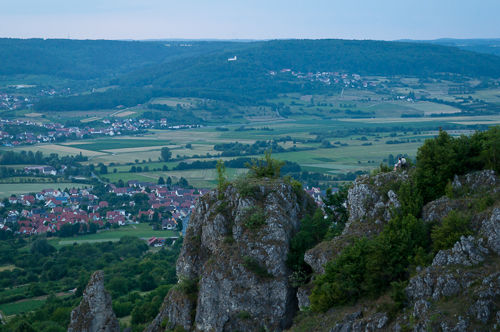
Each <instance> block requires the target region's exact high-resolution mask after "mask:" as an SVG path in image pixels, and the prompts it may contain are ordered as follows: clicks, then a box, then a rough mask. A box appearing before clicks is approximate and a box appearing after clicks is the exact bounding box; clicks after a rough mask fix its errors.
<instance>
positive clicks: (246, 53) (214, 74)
mask: <svg viewBox="0 0 500 332" xmlns="http://www.w3.org/2000/svg"><path fill="white" fill-rule="evenodd" d="M246 46H247V47H244V48H242V49H240V50H238V51H221V52H218V53H217V54H211V55H209V56H200V57H195V58H189V59H181V60H178V61H172V62H169V63H166V64H162V65H159V66H154V67H151V68H149V70H141V71H140V72H136V73H133V74H131V75H127V76H126V77H124V78H123V79H122V80H121V81H120V82H121V83H122V84H127V85H136V86H137V85H145V84H153V85H158V86H165V85H169V86H171V87H183V86H190V87H206V86H209V87H211V88H217V87H227V84H228V83H229V84H236V83H245V84H251V83H250V82H251V81H253V80H255V79H257V80H261V81H265V80H269V75H268V73H269V71H279V70H281V69H292V70H294V71H300V72H305V73H307V72H324V71H326V72H331V71H346V72H349V73H357V74H361V75H383V76H387V75H412V76H432V75H435V74H436V73H454V74H462V75H467V76H474V77H478V76H488V77H500V57H497V56H494V55H486V54H478V53H474V52H469V51H464V50H460V49H458V48H456V47H447V46H441V45H430V44H421V43H402V42H385V41H368V40H367V41H357V40H326V39H323V40H273V41H268V42H256V43H248V44H247V45H246ZM233 56H237V58H238V59H237V61H231V62H230V61H227V59H228V58H231V57H233Z"/></svg>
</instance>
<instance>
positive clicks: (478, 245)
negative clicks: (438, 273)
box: [432, 236, 489, 266]
mask: <svg viewBox="0 0 500 332" xmlns="http://www.w3.org/2000/svg"><path fill="white" fill-rule="evenodd" d="M482 243H483V239H479V240H476V239H474V237H473V236H468V237H465V236H462V237H461V238H460V241H458V242H456V243H455V245H454V246H453V248H452V249H448V250H440V251H439V252H438V253H437V255H436V256H435V257H434V260H433V261H432V265H433V266H438V265H439V266H445V265H466V266H472V265H476V264H479V263H481V262H483V261H484V260H485V258H486V255H487V254H488V252H489V251H488V249H486V248H485V247H483V245H482Z"/></svg>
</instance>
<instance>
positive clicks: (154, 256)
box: [0, 236, 182, 332]
mask: <svg viewBox="0 0 500 332" xmlns="http://www.w3.org/2000/svg"><path fill="white" fill-rule="evenodd" d="M1 245H2V250H1V252H2V256H1V257H0V262H1V264H2V265H5V264H11V267H12V268H11V269H8V270H3V271H1V272H0V285H1V286H2V288H3V290H2V291H1V292H0V310H2V311H3V314H4V315H6V316H7V321H8V323H7V324H6V325H1V326H0V330H1V331H21V330H22V331H47V332H48V331H51V332H52V331H65V330H66V329H67V326H68V324H69V319H70V312H71V310H72V309H73V308H74V307H76V306H77V305H78V303H79V301H80V300H81V295H82V291H83V289H84V288H85V286H86V284H87V282H88V279H89V277H90V275H91V273H92V272H93V271H95V270H98V269H104V271H105V275H106V280H105V286H106V289H107V290H108V291H109V292H110V293H111V295H112V298H113V309H114V310H115V313H116V314H117V316H118V317H126V316H130V324H131V327H132V328H133V329H134V331H142V329H143V328H144V324H145V323H146V322H149V321H150V320H152V319H153V317H154V316H155V315H156V313H157V312H158V309H159V307H160V304H161V302H162V300H163V297H164V296H165V294H166V293H167V291H168V289H169V288H170V287H171V286H172V285H174V284H175V283H176V282H177V278H176V275H175V261H176V260H177V256H178V254H179V250H180V247H181V245H182V240H178V241H176V242H175V244H174V245H173V246H172V247H171V248H163V249H161V250H159V251H156V252H150V251H148V247H147V245H146V244H145V242H144V241H143V240H140V239H138V238H136V237H130V236H127V237H122V238H121V239H120V240H119V241H117V242H102V243H83V244H74V245H69V246H62V247H61V248H60V249H56V248H55V247H53V246H52V245H51V244H50V243H49V242H48V241H47V240H46V239H44V238H37V239H35V240H34V241H33V242H32V243H31V244H30V245H27V244H26V243H25V242H24V241H23V239H22V238H18V239H11V240H4V241H2V242H1ZM14 314H15V315H16V316H12V315H14Z"/></svg>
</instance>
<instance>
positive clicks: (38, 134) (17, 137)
mask: <svg viewBox="0 0 500 332" xmlns="http://www.w3.org/2000/svg"><path fill="white" fill-rule="evenodd" d="M99 122H100V123H101V124H102V125H100V126H92V127H91V126H82V127H65V126H64V125H63V124H61V123H54V122H51V123H41V122H35V121H32V120H11V119H0V144H2V145H4V146H17V145H26V144H36V143H48V142H56V141H61V140H64V139H67V138H72V139H84V138H92V137H99V136H119V135H125V134H134V133H135V134H138V133H142V132H144V130H146V129H185V128H193V127H200V125H175V126H170V125H168V123H167V119H160V120H148V119H116V120H107V119H105V120H101V121H99ZM12 126H24V127H25V128H24V129H25V131H23V132H21V133H19V132H18V130H16V132H15V133H14V132H9V128H11V127H12ZM26 127H27V128H26ZM30 127H31V128H33V129H31V130H30Z"/></svg>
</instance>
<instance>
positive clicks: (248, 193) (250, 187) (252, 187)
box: [235, 179, 259, 198]
mask: <svg viewBox="0 0 500 332" xmlns="http://www.w3.org/2000/svg"><path fill="white" fill-rule="evenodd" d="M235 187H236V189H237V190H238V193H239V194H240V196H241V197H243V198H249V197H253V198H257V193H258V191H259V186H258V185H257V184H256V183H254V182H251V181H248V179H238V180H237V181H236V182H235Z"/></svg>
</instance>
